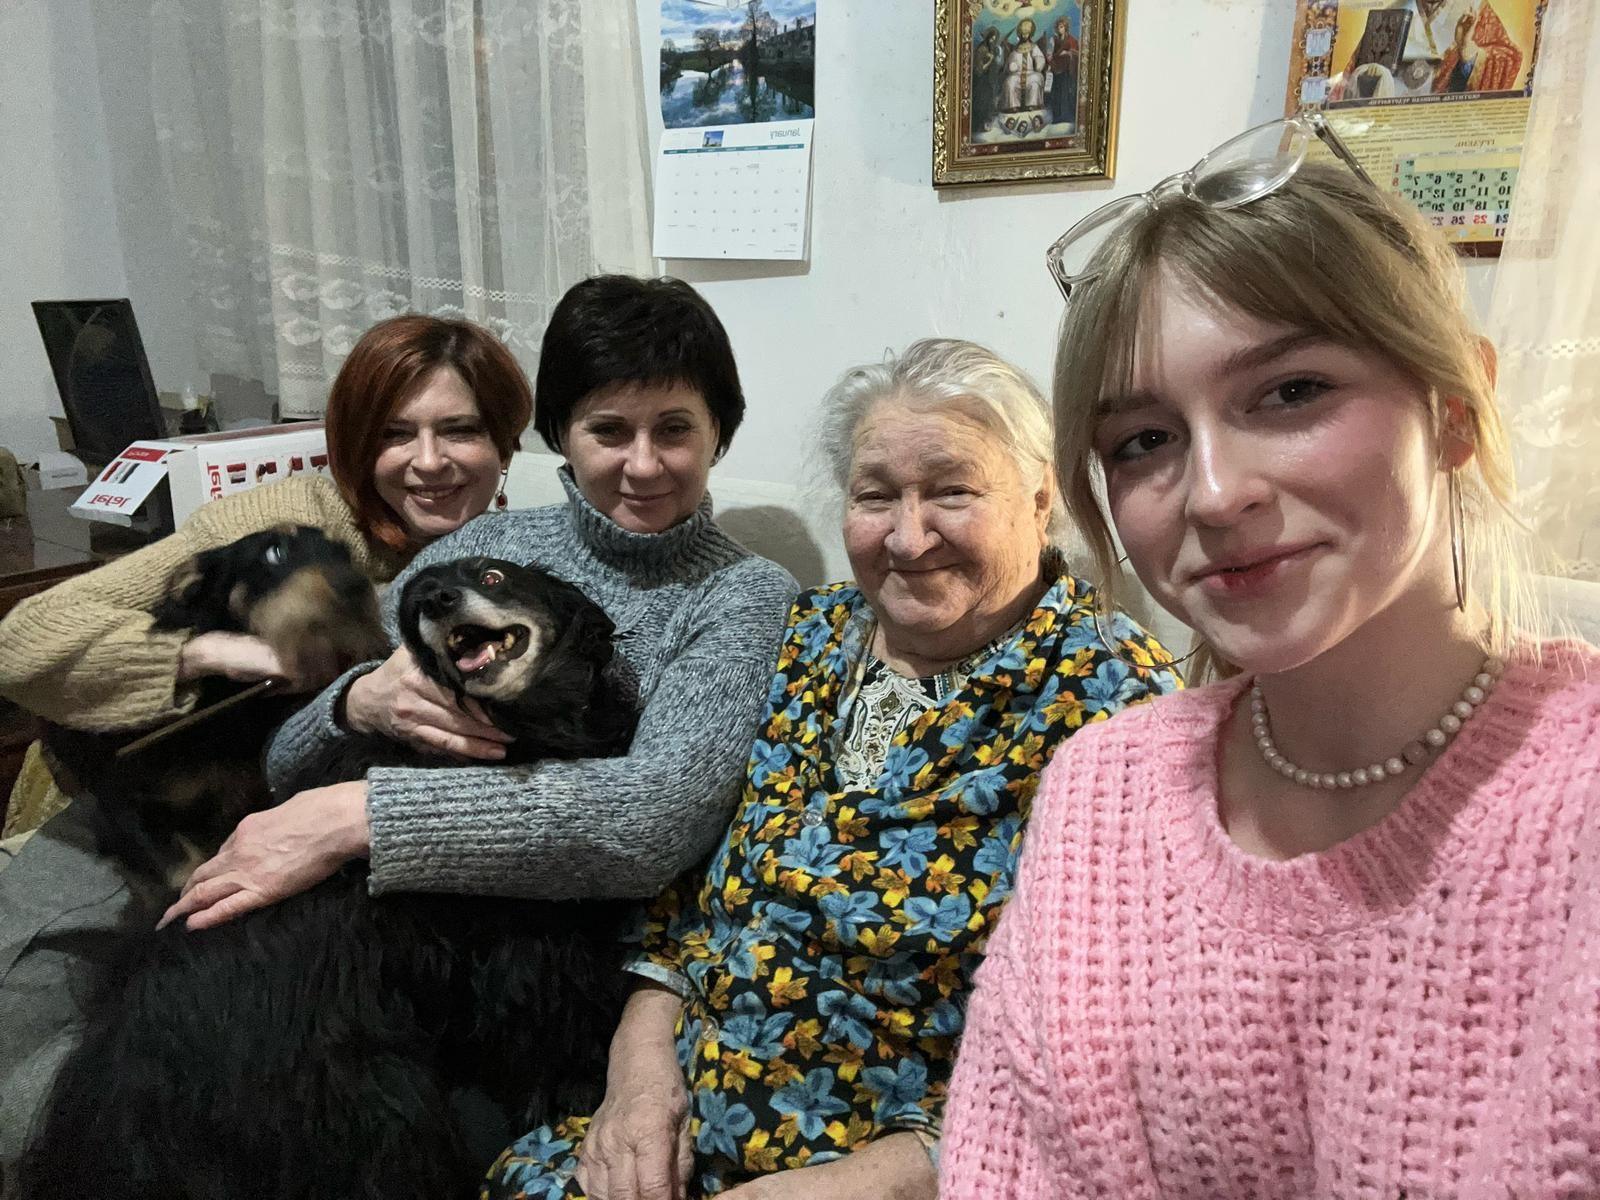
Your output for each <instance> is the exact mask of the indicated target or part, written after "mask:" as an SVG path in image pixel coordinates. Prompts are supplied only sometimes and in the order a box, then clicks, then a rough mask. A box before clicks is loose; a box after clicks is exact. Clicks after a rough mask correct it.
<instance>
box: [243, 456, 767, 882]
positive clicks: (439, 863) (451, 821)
mask: <svg viewBox="0 0 1600 1200" xmlns="http://www.w3.org/2000/svg"><path fill="white" fill-rule="evenodd" d="M561 476H562V482H563V483H564V484H565V485H566V488H567V496H568V502H567V503H566V504H565V505H552V506H550V507H547V508H534V509H525V510H521V511H517V512H508V513H499V514H493V515H485V516H482V517H479V518H478V519H477V520H474V521H471V522H469V523H468V524H466V525H465V526H463V527H462V528H461V529H458V530H457V531H456V532H455V533H453V534H450V535H449V536H448V537H444V538H441V539H440V540H439V541H437V542H435V543H433V544H432V545H431V546H429V547H427V549H425V550H423V551H422V552H421V553H420V554H418V555H417V557H416V559H415V560H414V561H413V562H412V563H411V565H410V566H409V567H408V568H407V569H406V570H405V571H403V572H402V573H401V574H400V575H399V576H398V577H397V578H396V579H395V582H394V585H393V586H392V587H391V588H390V589H389V591H388V593H387V596H386V598H385V602H384V622H385V625H386V626H387V627H388V630H389V635H390V638H391V640H393V641H396V642H397V641H398V627H397V624H396V608H397V605H398V601H399V596H400V591H401V589H402V588H403V587H404V586H405V582H406V580H407V579H409V578H410V577H411V575H412V574H413V573H414V572H416V571H417V570H418V569H420V568H422V567H425V566H427V565H428V564H430V563H437V562H447V561H449V560H450V559H455V558H465V557H470V556H472V555H487V556H490V557H493V558H503V559H508V560H510V561H512V562H524V563H532V564H533V565H535V566H538V567H542V568H544V569H545V570H547V571H549V572H551V573H552V574H554V575H557V576H559V577H561V578H562V579H565V580H567V581H569V582H570V583H573V584H575V585H576V586H577V587H579V588H581V589H582V590H583V591H584V593H585V594H586V595H588V596H589V597H590V599H592V600H594V601H595V602H596V603H598V604H599V605H600V606H601V607H603V608H604V609H605V610H606V613H607V614H608V615H609V616H610V617H611V619H612V621H613V622H614V623H615V624H616V627H617V632H618V634H619V635H620V637H619V641H618V653H619V654H621V655H622V656H623V657H624V658H625V659H626V661H627V663H628V665H629V666H630V667H632V669H633V670H634V672H635V673H636V674H637V676H638V680H639V697H640V701H641V703H642V705H643V711H642V715H641V718H640V721H639V729H638V733H637V734H635V736H634V739H633V745H632V747H631V748H630V750H629V751H628V753H627V754H626V755H625V756H623V757H619V758H600V759H580V760H577V761H572V762H544V763H537V764H534V765H531V766H519V767H508V766H500V765H483V766H459V765H438V762H439V760H433V761H434V763H435V765H433V766H417V765H394V764H416V763H418V762H420V761H422V760H420V759H418V758H417V757H415V756H413V755H410V754H408V753H407V752H406V751H405V750H404V749H403V748H400V747H397V746H396V745H395V744H394V743H393V742H390V741H388V740H386V739H380V738H367V737H362V736H361V735H358V734H354V733H351V732H349V731H348V730H345V729H343V728H341V727H340V726H339V725H337V724H336V723H335V721H334V712H335V707H336V704H337V701H338V699H339V697H340V696H341V695H342V694H343V692H344V690H345V689H346V688H347V687H348V686H349V684H350V682H351V680H352V679H353V678H354V677H355V675H356V674H358V673H360V672H362V671H367V670H372V669H373V668H374V667H376V666H377V664H376V663H369V664H367V665H366V666H364V667H358V668H356V670H355V671H353V672H351V673H349V674H347V675H346V676H344V677H343V678H341V679H339V680H336V681H335V682H334V683H333V684H331V685H330V686H329V687H328V688H327V689H326V690H325V691H323V692H322V693H321V694H320V695H319V696H318V697H317V698H316V699H315V700H314V701H313V702H312V703H311V704H310V705H308V706H307V707H306V708H304V709H302V710H301V711H300V712H299V713H298V714H297V715H295V716H294V717H291V718H290V719H289V720H288V721H287V722H286V723H285V724H284V725H283V726H282V728H280V729H279V730H278V732H277V734H276V735H275V736H274V737H273V739H272V742H271V744H270V746H269V747H268V750H267V777H268V780H269V781H270V782H271V784H272V788H273V791H274V792H275V793H276V794H277V796H278V797H279V799H285V798H287V797H288V796H290V795H292V794H293V793H295V792H298V791H302V790H304V789H305V788H308V787H316V786H319V785H321V784H325V783H332V782H335V781H337V780H341V779H358V778H361V777H362V775H363V774H364V775H365V777H366V780H367V811H368V814H369V817H370V821H371V827H372V852H371V853H372V878H371V887H372V890H373V891H374V892H385V891H442V892H463V893H476V894H489V895H506V896H532V897H544V898H551V899H569V898H577V897H590V896H611V897H643V896H653V895H655V894H656V893H657V892H659V891H661V890H662V889H663V888H664V887H666V885H667V884H668V883H670V882H671V881H672V880H673V879H674V878H676V877H677V876H678V875H679V874H681V873H682V872H683V871H685V870H688V869H689V868H690V867H693V866H695V865H696V864H698V863H699V862H701V861H702V860H703V859H704V858H705V856H706V855H707V854H708V853H710V851H711V848H712V846H713V845H714V844H715V843H716V840H717V838H718V837H720V836H721V835H722V833H723V831H724V830H725V829H726V827H727V823H728V820H729V818H730V816H731V815H732V812H733V807H734V804H735V803H736V801H737V799H738V796H739V791H740V788H741V785H742V783H743V780H744V767H745V762H746V760H747V759H748V757H749V753H750V740H751V738H752V736H753V735H754V733H755V727H756V721H757V720H758V718H759V716H760V714H761V710H762V706H763V704H764V703H765V702H766V693H767V684H768V682H769V680H770V679H771V677H772V672H773V668H774V663H775V661H776V657H777V650H778V643H779V640H780V638H781V637H782V634H783V628H784V621H785V619H786V617H787V615H788V610H789V606H790V605H791V604H792V602H793V600H794V597H795V593H796V590H797V589H796V586H795V582H794V580H793V578H791V577H790V575H789V573H788V572H787V571H785V570H784V569H783V568H782V567H780V566H778V565H777V564H776V563H773V562H770V561H768V560H767V559H764V558H761V557H758V556H757V555H754V554H752V553H750V551H748V550H746V549H745V548H744V547H743V546H740V545H739V544H738V543H737V542H735V541H734V540H733V539H732V538H730V537H728V535H727V534H725V533H723V532H722V530H721V529H719V528H718V527H717V525H716V524H715V523H714V522H713V521H712V519H711V503H710V500H709V498H708V499H707V500H706V501H704V502H703V503H702V504H701V506H700V508H699V510H698V511H697V512H696V513H694V514H693V515H692V516H690V517H689V518H688V519H687V520H685V521H683V522H681V523H679V524H678V525H675V526H673V527H672V528H671V529H669V530H667V531H666V532H664V533H659V534H638V533H630V532H628V531H627V530H624V529H622V528H621V527H620V526H618V525H616V524H615V523H614V522H612V521H611V520H610V519H609V518H608V517H606V516H605V515H604V514H602V513H600V512H599V511H597V510H596V509H595V508H593V507H592V506H591V505H590V504H589V503H588V501H586V500H585V499H584V498H583V495H582V493H580V492H579V491H578V488H577V485H576V484H575V483H574V482H573V481H572V478H571V475H570V473H569V472H568V471H567V470H566V469H565V468H563V470H562V473H561Z"/></svg>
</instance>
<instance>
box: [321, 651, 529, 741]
mask: <svg viewBox="0 0 1600 1200" xmlns="http://www.w3.org/2000/svg"><path fill="white" fill-rule="evenodd" d="M344 720H345V724H346V725H347V726H348V727H349V728H350V729H352V730H354V731H355V732H356V733H363V734H368V735H372V734H378V735H380V736H382V737H386V738H389V739H390V740H391V741H396V742H404V743H405V744H406V745H408V746H411V747H413V748H414V749H417V750H421V751H422V752H423V753H425V754H453V755H455V756H456V757H457V758H477V759H488V760H490V761H494V760H498V759H502V758H504V757H505V756H506V744H507V743H508V742H510V741H511V740H512V739H511V735H510V734H509V733H506V732H504V731H503V730H501V729H498V728H496V727H495V726H494V725H493V724H492V723H491V722H490V720H489V718H488V717H487V716H486V715H485V714H484V711H483V709H482V708H481V707H479V705H478V702H477V701H476V700H468V701H466V702H465V706H463V705H462V704H460V703H457V701H456V698H455V696H453V695H451V694H450V693H449V692H447V691H445V690H444V688H442V687H440V686H439V685H438V684H437V683H435V682H434V681H433V680H431V679H429V678H428V677H427V676H426V675H424V674H423V673H422V670H421V668H420V667H418V666H417V662H416V659H414V658H412V657H411V651H410V650H408V649H406V648H405V647H404V646H401V647H400V649H398V650H396V651H395V652H394V653H393V654H391V655H390V656H389V658H388V659H387V660H386V661H385V662H384V663H383V665H382V666H380V667H379V668H378V669H377V670H375V671H371V672H368V673H367V674H365V675H362V676H360V677H359V678H358V679H356V681H355V682H354V683H352V684H351V685H350V687H349V689H348V690H347V691H346V692H345V698H344Z"/></svg>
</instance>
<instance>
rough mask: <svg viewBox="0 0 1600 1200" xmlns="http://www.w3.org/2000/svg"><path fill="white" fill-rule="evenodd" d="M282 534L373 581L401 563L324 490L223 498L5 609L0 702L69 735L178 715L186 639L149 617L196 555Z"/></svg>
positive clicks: (285, 489) (289, 488)
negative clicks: (340, 556)
mask: <svg viewBox="0 0 1600 1200" xmlns="http://www.w3.org/2000/svg"><path fill="white" fill-rule="evenodd" d="M286 524H287V525H311V526H315V527H316V528H318V529H321V530H322V531H323V532H324V533H327V534H328V535H330V536H331V537H333V538H335V539H337V540H338V541H341V542H343V543H344V544H345V545H347V546H349V548H350V552H351V554H352V555H354V557H355V562H356V566H357V567H358V568H359V569H360V570H361V571H362V572H363V573H364V574H365V575H367V577H368V578H370V579H372V580H373V581H374V582H380V583H381V582H383V581H385V580H387V579H390V578H392V577H393V576H394V573H395V572H396V571H397V570H398V569H399V568H400V566H401V564H402V562H403V561H404V560H403V558H400V557H397V556H394V555H391V554H389V553H387V552H385V551H383V550H382V548H381V547H379V548H374V547H373V546H372V545H371V544H370V543H369V542H368V541H367V539H366V538H365V537H364V536H363V534H362V532H361V530H360V528H359V527H358V526H357V525H356V519H355V514H354V513H353V512H351V510H350V506H349V505H348V504H346V503H345V501H344V498H343V497H342V496H340V495H339V490H338V488H337V487H335V486H334V483H333V481H332V480H331V479H327V478H324V477H322V476H299V477H297V478H294V479H286V480H284V481H283V482H282V483H276V484H269V485H268V486H266V487H261V488H256V489H253V490H252V491H248V492H241V493H239V494H238V495H234V496H224V497H222V498H221V499H219V500H213V501H211V502H210V503H209V504H205V505H202V506H201V508H200V509H199V510H198V511H196V512H195V514H194V515H193V516H191V517H190V518H189V519H188V520H187V521H185V522H184V523H183V527H182V528H181V529H179V530H178V531H177V532H176V533H174V534H173V535H172V536H171V537H167V538H163V539H162V540H160V541H159V542H155V543H154V544H152V545H149V546H145V547H143V548H142V549H139V550H137V551H135V552H134V553H132V554H129V555H126V556H124V557H122V558H119V559H116V560H114V561H112V562H110V563H108V564H106V565H105V566H103V567H99V568H97V569H96V570H94V571H90V572H88V573H87V574H84V575H78V576H74V577H73V578H71V579H68V580H65V581H64V582H62V583H58V584H56V586H54V587H53V588H51V589H50V590H49V591H46V592H41V593H40V594H39V595H37V596H30V597H29V598H28V599H26V600H24V601H22V602H21V603H20V604H18V605H17V606H16V607H15V608H14V609H12V610H11V612H10V613H9V614H8V615H7V616H6V619H5V620H4V621H0V695H3V696H5V697H6V698H7V699H8V700H12V701H14V702H15V703H17V704H20V705H21V706H22V707H23V708H26V709H28V710H30V711H31V712H35V713H38V714H39V715H40V716H42V717H45V718H47V719H49V720H51V721H55V722H56V723H58V724H61V725H67V726H70V727H72V728H75V729H90V730H101V731H104V730H116V729H132V728H138V727H140V726H144V725H152V724H155V723H156V722H158V721H160V720H162V719H163V718H169V717H174V716H177V715H179V714H181V713H185V712H188V711H189V710H190V709H192V708H193V707H194V702H195V697H196V695H197V689H196V688H194V687H189V686H184V685H180V684H179V683H178V682H177V677H178V653H179V651H180V650H182V649H183V643H184V642H185V641H186V640H187V634H185V633H183V632H182V631H176V632H174V631H162V630H157V629H156V628H154V619H153V618H152V617H151V615H150V612H151V610H152V609H153V608H155V606H156V605H157V604H159V603H160V602H161V600H162V599H164V598H165V597H166V594H167V588H168V585H169V583H170V581H171V580H172V578H173V576H174V575H175V574H176V573H177V572H178V571H179V570H180V569H182V567H183V566H184V565H185V564H186V563H188V562H189V560H190V559H192V558H193V557H194V556H195V555H196V554H199V553H201V552H202V551H205V550H210V549H213V548H215V547H217V546H226V545H227V544H228V543H230V542H234V541H237V540H238V539H239V538H242V537H244V536H246V535H247V534H251V533H257V532H259V531H261V530H263V529H271V528H272V527H273V526H275V525H286Z"/></svg>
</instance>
